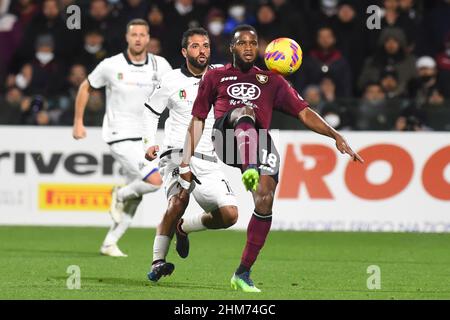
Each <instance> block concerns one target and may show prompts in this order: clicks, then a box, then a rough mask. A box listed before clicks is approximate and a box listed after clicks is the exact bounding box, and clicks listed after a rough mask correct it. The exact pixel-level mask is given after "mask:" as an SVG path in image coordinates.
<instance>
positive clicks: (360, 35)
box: [331, 0, 366, 92]
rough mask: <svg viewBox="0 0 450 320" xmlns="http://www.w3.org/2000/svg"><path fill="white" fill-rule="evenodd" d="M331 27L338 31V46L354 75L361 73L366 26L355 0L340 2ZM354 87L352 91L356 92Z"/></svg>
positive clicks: (364, 51)
mask: <svg viewBox="0 0 450 320" xmlns="http://www.w3.org/2000/svg"><path fill="white" fill-rule="evenodd" d="M331 27H332V28H333V31H334V32H335V33H336V48H337V49H338V50H339V51H340V52H341V53H342V54H343V56H344V57H345V58H346V59H347V61H348V62H349V64H350V69H351V73H352V75H355V76H357V75H359V74H360V72H361V68H362V65H363V63H364V56H365V53H366V46H365V38H364V37H365V34H364V29H365V26H364V24H363V22H362V21H361V19H359V18H358V16H357V12H356V9H355V6H354V4H353V2H351V1H348V0H344V1H341V2H340V3H339V9H338V12H337V15H336V16H334V17H333V18H332V19H331ZM355 89H356V87H354V88H353V87H352V92H356V90H355Z"/></svg>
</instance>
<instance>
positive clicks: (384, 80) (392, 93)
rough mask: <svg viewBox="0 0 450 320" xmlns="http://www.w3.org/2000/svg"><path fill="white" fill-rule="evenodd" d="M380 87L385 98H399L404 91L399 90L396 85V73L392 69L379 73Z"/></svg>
mask: <svg viewBox="0 0 450 320" xmlns="http://www.w3.org/2000/svg"><path fill="white" fill-rule="evenodd" d="M380 84H381V88H382V89H383V91H384V94H385V96H386V98H387V99H394V98H400V97H402V96H404V93H403V92H402V91H400V88H399V86H398V75H397V72H395V71H394V70H392V71H389V70H386V71H385V72H383V73H382V74H381V78H380Z"/></svg>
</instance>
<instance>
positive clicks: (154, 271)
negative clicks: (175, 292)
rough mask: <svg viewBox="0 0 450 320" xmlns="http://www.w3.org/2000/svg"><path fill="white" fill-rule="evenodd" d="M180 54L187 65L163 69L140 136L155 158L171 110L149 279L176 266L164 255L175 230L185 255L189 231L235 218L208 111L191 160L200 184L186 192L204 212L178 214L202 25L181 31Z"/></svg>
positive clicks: (202, 51) (199, 71) (205, 59)
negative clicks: (161, 209) (162, 201)
mask: <svg viewBox="0 0 450 320" xmlns="http://www.w3.org/2000/svg"><path fill="white" fill-rule="evenodd" d="M182 54H183V55H184V57H185V58H186V64H185V65H183V66H182V67H181V68H180V69H176V70H173V71H171V72H169V73H168V74H166V75H165V76H164V77H163V79H162V81H161V84H160V86H158V88H157V89H156V90H155V92H154V93H153V95H152V96H151V97H150V99H149V100H148V101H147V103H145V107H146V108H145V109H146V111H145V113H144V117H145V118H144V128H145V131H144V135H143V141H144V149H145V150H147V157H148V158H149V159H154V158H156V152H158V151H159V147H158V146H157V145H156V141H155V134H156V129H157V126H158V121H159V117H160V115H161V113H162V112H163V111H164V110H165V109H166V108H168V109H169V112H170V114H169V118H168V119H167V120H166V122H165V127H164V129H165V138H164V143H163V144H164V146H163V148H162V149H161V153H160V164H159V165H160V172H161V174H162V175H163V182H164V189H165V192H166V196H167V199H168V207H167V211H166V212H165V214H164V217H163V219H162V221H161V223H160V225H159V226H158V228H157V232H156V236H155V240H154V244H153V262H152V267H151V271H150V272H149V274H148V278H149V280H151V281H155V282H156V281H158V280H159V279H160V278H161V276H166V275H170V274H171V273H172V272H173V270H174V267H175V266H174V265H173V264H172V263H170V262H166V260H165V259H166V256H167V252H168V250H169V245H170V241H171V239H172V237H173V235H174V233H175V234H176V237H177V247H176V249H177V252H178V254H179V255H180V256H181V257H182V258H186V257H187V255H188V253H189V240H188V237H187V234H188V233H190V232H194V231H201V230H205V229H222V228H228V227H230V226H232V225H233V224H235V223H236V221H237V217H238V210H237V206H236V202H237V201H236V198H235V196H234V194H233V191H232V190H231V188H230V185H229V183H228V181H227V179H226V177H225V174H224V173H223V172H222V170H221V169H220V164H219V162H218V160H217V157H216V155H215V153H214V146H213V143H212V140H211V134H212V127H213V124H214V116H213V114H212V113H211V114H210V115H209V117H208V119H207V120H206V123H205V132H204V134H203V136H202V138H201V140H200V143H199V145H198V147H197V148H196V149H195V154H194V159H193V160H192V170H193V172H194V174H195V175H196V177H197V178H198V180H199V181H200V183H197V185H196V186H195V188H194V189H191V190H190V191H189V192H192V194H193V196H194V198H195V200H196V201H197V203H198V204H199V205H200V206H201V207H202V209H203V210H204V212H202V213H200V214H196V215H193V216H191V217H187V218H185V219H181V217H182V216H183V214H184V211H185V209H186V207H187V205H188V202H189V194H188V191H186V190H185V189H183V188H182V187H181V186H180V184H179V182H178V176H179V172H178V167H179V165H180V163H181V154H182V148H183V145H184V139H185V136H186V130H187V128H188V126H189V121H190V118H191V111H192V105H193V103H194V100H195V98H196V96H197V91H198V84H199V82H200V79H201V77H202V76H203V74H204V73H205V72H206V71H207V70H208V68H211V66H209V58H210V42H209V36H208V33H207V31H206V30H204V29H203V28H193V29H189V30H187V31H186V32H185V33H184V34H183V39H182Z"/></svg>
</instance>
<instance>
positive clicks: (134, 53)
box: [130, 47, 146, 56]
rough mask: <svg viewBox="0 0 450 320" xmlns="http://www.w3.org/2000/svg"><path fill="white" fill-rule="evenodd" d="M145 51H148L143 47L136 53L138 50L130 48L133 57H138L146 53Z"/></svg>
mask: <svg viewBox="0 0 450 320" xmlns="http://www.w3.org/2000/svg"><path fill="white" fill-rule="evenodd" d="M145 50H146V48H145V47H143V48H142V50H140V51H136V50H134V49H132V48H130V53H131V55H133V56H138V55H140V54H142V53H144V52H145Z"/></svg>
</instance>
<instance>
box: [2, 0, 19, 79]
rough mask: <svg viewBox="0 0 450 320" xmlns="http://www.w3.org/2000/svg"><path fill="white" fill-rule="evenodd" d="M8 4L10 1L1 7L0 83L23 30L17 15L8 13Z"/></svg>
mask: <svg viewBox="0 0 450 320" xmlns="http://www.w3.org/2000/svg"><path fill="white" fill-rule="evenodd" d="M0 3H1V2H0ZM8 6H9V3H8V1H5V3H4V4H3V6H1V7H0V62H1V63H0V83H4V79H5V76H6V74H7V72H8V71H9V65H10V63H11V61H12V59H13V54H14V51H15V50H16V48H17V47H18V46H19V45H20V41H21V32H22V30H21V29H22V28H21V25H20V23H19V22H18V20H17V17H16V16H14V15H12V14H9V13H8Z"/></svg>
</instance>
